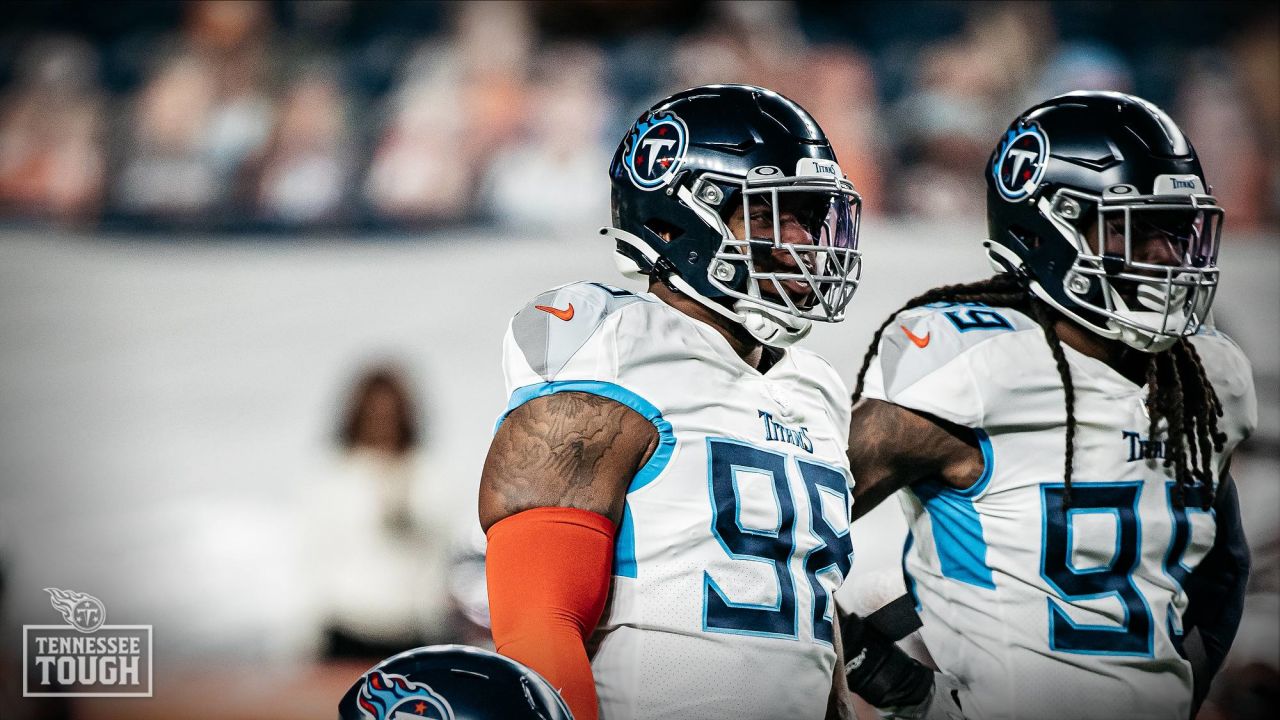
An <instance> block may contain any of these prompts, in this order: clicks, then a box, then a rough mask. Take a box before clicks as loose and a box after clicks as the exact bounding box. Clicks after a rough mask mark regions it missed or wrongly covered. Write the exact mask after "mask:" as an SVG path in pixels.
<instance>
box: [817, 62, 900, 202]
mask: <svg viewBox="0 0 1280 720" xmlns="http://www.w3.org/2000/svg"><path fill="white" fill-rule="evenodd" d="M802 65H803V67H805V68H806V70H807V75H808V79H809V80H808V82H807V83H805V84H804V85H803V86H802V87H799V88H797V91H796V92H795V94H794V99H795V100H796V102H798V103H800V104H801V105H803V106H804V108H805V109H806V110H808V111H809V113H810V114H812V115H813V116H814V118H815V119H817V121H818V124H819V125H821V126H822V129H823V130H824V131H825V132H826V133H827V139H829V140H830V141H831V147H832V148H833V149H834V150H835V152H836V159H837V160H839V161H840V169H841V170H844V172H845V174H846V175H848V176H849V179H850V180H852V181H853V186H854V187H855V188H857V189H858V192H859V193H860V194H861V195H862V206H863V210H864V211H865V212H869V213H873V214H874V213H879V212H881V211H882V210H883V209H884V207H885V188H884V177H885V176H886V175H888V174H891V172H892V170H891V168H889V167H887V164H888V163H889V162H890V160H891V158H890V157H889V153H888V152H887V147H886V144H887V138H886V137H885V134H884V118H883V117H881V114H880V101H879V99H878V98H877V96H876V87H875V76H874V74H873V73H872V68H871V63H870V61H869V60H868V59H867V58H866V57H865V56H863V55H861V54H860V53H858V52H856V51H854V50H851V49H849V48H845V47H840V46H823V47H817V48H813V49H812V50H810V51H809V52H808V54H807V55H806V56H805V58H804V61H803V62H802Z"/></svg>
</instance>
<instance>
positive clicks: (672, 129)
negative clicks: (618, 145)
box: [622, 112, 689, 190]
mask: <svg viewBox="0 0 1280 720" xmlns="http://www.w3.org/2000/svg"><path fill="white" fill-rule="evenodd" d="M688 146H689V131H688V130H687V129H686V128H685V126H684V121H683V120H681V119H680V118H679V117H677V116H676V115H675V113H669V112H656V113H653V114H652V115H650V116H648V117H646V118H644V119H642V120H641V121H640V122H637V123H636V125H635V127H633V128H631V132H630V133H629V134H628V135H627V146H626V150H625V151H623V154H622V164H623V166H624V167H625V168H626V170H627V175H628V176H630V177H631V182H632V183H633V184H634V185H635V186H636V187H638V188H640V189H641V190H656V189H658V188H660V187H662V186H664V185H666V184H667V183H668V182H670V181H671V178H673V177H675V175H676V173H677V172H679V170H680V165H681V163H682V162H683V161H684V153H685V150H687V149H688Z"/></svg>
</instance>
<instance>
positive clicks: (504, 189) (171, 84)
mask: <svg viewBox="0 0 1280 720" xmlns="http://www.w3.org/2000/svg"><path fill="white" fill-rule="evenodd" d="M50 7H52V5H50V4H48V3H32V4H28V5H20V6H17V9H16V11H15V13H11V14H14V15H16V19H13V20H12V21H11V22H10V23H9V26H8V27H6V28H5V29H3V30H0V80H3V81H4V83H5V84H4V86H3V89H0V97H2V98H3V100H4V104H3V107H0V221H3V220H4V219H7V218H28V219H30V218H51V219H55V220H58V221H63V222H72V223H89V224H92V223H94V222H96V221H98V220H99V219H101V218H103V217H104V209H103V206H104V205H106V213H105V217H106V218H107V219H108V220H110V221H111V222H112V223H113V225H119V226H123V227H125V228H137V227H156V228H161V229H162V228H165V227H171V226H174V225H183V226H192V227H206V228H214V229H228V230H244V229H253V228H264V227H265V228H278V229H283V230H290V229H297V228H306V229H323V228H336V229H350V228H353V227H368V228H371V229H374V230H377V229H383V228H396V227H404V226H429V225H439V224H453V225H457V224H465V223H483V222H490V221H497V222H501V223H510V224H513V225H540V226H543V227H545V226H547V225H548V224H559V223H563V222H577V221H578V220H579V219H585V218H587V217H592V218H593V220H594V219H599V218H600V217H601V213H602V210H601V209H602V208H603V206H604V201H603V200H602V195H601V193H602V192H603V183H600V182H596V181H598V180H599V178H600V177H601V175H600V173H602V172H604V171H603V169H602V165H601V162H602V159H603V158H605V157H607V155H608V154H609V153H610V152H611V150H612V149H613V147H614V144H615V143H616V142H617V140H618V138H617V132H618V130H619V129H620V128H621V127H624V126H625V125H626V124H627V123H629V122H630V121H631V120H632V119H633V118H634V116H635V114H636V112H637V109H638V108H639V107H640V106H642V105H643V106H647V105H648V103H649V102H650V101H651V100H652V98H653V97H655V96H659V95H662V94H666V93H670V92H675V91H678V90H682V89H685V88H687V87H691V86H694V85H698V84H703V83H711V82H744V83H751V84H757V85H763V86H765V87H769V88H771V89H775V90H778V91H779V92H781V93H783V94H785V95H787V96H789V97H793V98H795V99H796V100H797V101H799V102H800V103H801V104H803V105H804V106H805V107H806V108H808V109H809V110H810V111H811V112H812V113H813V114H814V115H815V116H816V117H818V118H819V119H820V120H821V121H822V124H823V126H824V128H827V129H828V134H829V135H830V136H831V140H832V142H833V144H834V145H835V148H836V153H837V156H838V157H839V158H840V159H841V161H842V164H843V167H844V168H845V170H846V172H848V173H849V175H850V177H851V178H852V179H853V180H854V183H855V184H856V186H857V187H858V188H859V190H860V191H861V192H862V194H863V198H864V201H865V206H866V208H867V210H868V211H869V212H879V213H887V214H912V215H921V216H925V217H945V218H949V219H950V218H957V217H965V218H970V219H974V220H976V219H979V218H980V217H981V215H982V205H983V201H982V188H981V185H980V183H976V182H974V178H975V177H976V173H977V172H978V168H980V167H981V165H982V163H983V161H984V160H985V159H986V154H987V153H988V152H989V151H990V146H991V144H992V143H993V141H994V139H995V137H996V135H998V134H999V131H1000V129H1001V128H1002V127H1003V126H1004V123H1005V121H1006V120H1007V119H1008V118H1010V117H1012V116H1013V114H1014V113H1016V112H1017V111H1019V110H1021V109H1023V108H1025V107H1026V106H1028V105H1029V104H1031V103H1034V102H1038V101H1040V100H1042V99H1045V98H1047V97H1050V96H1052V95H1055V94H1058V93H1061V92H1065V91H1068V90H1075V89H1101V88H1105V89H1112V90H1120V91H1126V92H1135V93H1137V94H1139V95H1142V96H1144V97H1147V98H1148V99H1151V100H1153V101H1154V102H1156V103H1159V104H1161V105H1162V106H1164V107H1165V108H1166V109H1168V110H1170V112H1171V113H1172V114H1173V115H1174V116H1175V117H1176V118H1178V119H1179V120H1180V121H1182V122H1184V123H1185V124H1186V125H1187V129H1188V131H1189V133H1190V134H1191V135H1192V136H1193V137H1196V138H1197V145H1199V146H1201V149H1202V151H1203V154H1204V155H1205V157H1206V164H1207V166H1208V167H1209V168H1210V172H1211V178H1212V179H1213V180H1214V184H1215V187H1217V188H1218V189H1219V192H1220V194H1222V196H1223V198H1224V203H1226V204H1227V205H1228V209H1229V210H1230V211H1231V213H1232V220H1231V227H1233V228H1237V229H1250V228H1274V227H1275V226H1276V223H1277V222H1278V221H1280V93H1277V92H1276V87H1277V85H1278V84H1280V14H1277V12H1276V10H1275V9H1274V8H1271V7H1270V6H1268V5H1262V4H1257V5H1251V4H1243V3H1220V4H1212V5H1205V6H1197V7H1196V8H1195V9H1194V11H1192V10H1188V11H1186V12H1178V13H1168V12H1162V11H1160V10H1158V9H1156V8H1155V7H1154V6H1151V5H1149V4H1141V3H1138V4H1115V3H1091V4H1085V5H1080V4H1078V3H1068V2H1065V0H1054V1H1051V2H1042V3H992V2H983V3H967V2H956V1H954V0H951V1H941V2H919V1H914V2H897V3H889V2H886V1H885V0H870V2H867V3H861V4H858V6H857V8H856V9H841V8H832V7H831V6H830V5H829V4H823V3H815V2H806V1H804V0H801V1H799V2H789V1H786V0H768V1H761V2H749V3H746V2H728V1H724V2H718V1H713V2H699V3H679V2H674V1H673V0H651V1H649V2H644V3H632V4H628V5H625V6H618V5H617V4H616V3H607V2H602V1H600V0H574V1H572V2H563V3H528V2H483V3H479V2H469V3H463V2H454V3H438V4H430V3H357V2H351V1H350V0H339V1H334V2H325V3H314V2H298V1H295V0H277V1H276V2H220V1H217V0H194V1H193V2H189V3H184V4H182V5H180V6H165V9H164V10H163V11H162V12H161V11H154V12H153V11H152V10H153V7H152V6H151V5H148V4H145V3H142V4H129V5H126V6H124V7H121V8H120V9H119V10H118V12H117V11H116V10H114V9H110V10H109V9H102V8H97V7H96V6H95V7H92V8H86V9H85V10H84V12H82V13H78V14H76V15H75V16H74V17H67V18H65V19H57V21H56V22H55V19H56V16H57V13H56V12H53V11H51V10H49V8H50ZM105 7H106V6H103V8H105ZM873 19H874V22H873ZM864 20H865V22H863V21H864ZM24 23H25V24H24ZM51 24H52V25H56V26H57V27H60V28H63V29H64V31H65V34H64V35H62V36H52V35H50V34H49V33H48V32H46V31H44V30H43V28H45V27H46V26H49V25H51ZM1139 27H1141V28H1146V29H1145V30H1139V29H1138V28H1139ZM29 28H35V29H37V30H40V32H31V31H30V30H29ZM89 38H92V40H89ZM816 42H820V43H821V44H815V43H816ZM15 51H16V52H15ZM10 53H14V54H13V56H12V57H10V56H9V55H10ZM103 87H106V88H110V90H111V91H112V94H111V95H108V94H107V93H105V92H103V90H102V88H103ZM113 106H120V110H121V112H113V110H115V109H116V108H115V107H113ZM49 118H56V120H55V121H54V122H49V121H48V119H49ZM1241 122H1242V123H1243V125H1241V124H1238V123H1241ZM1237 165H1238V166H1239V167H1238V168H1237V167H1236V166H1237ZM1224 167H1225V168H1227V170H1226V171H1224V170H1223V169H1222V168H1224ZM1215 168H1217V169H1215ZM1228 175H1230V177H1228ZM552 186H555V187H552Z"/></svg>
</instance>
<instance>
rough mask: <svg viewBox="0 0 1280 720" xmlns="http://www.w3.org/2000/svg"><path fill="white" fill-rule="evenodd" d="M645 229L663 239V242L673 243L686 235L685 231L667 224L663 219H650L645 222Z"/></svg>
mask: <svg viewBox="0 0 1280 720" xmlns="http://www.w3.org/2000/svg"><path fill="white" fill-rule="evenodd" d="M644 226H645V229H647V230H648V231H649V232H651V233H653V234H654V235H657V236H658V237H659V238H662V240H663V242H671V241H673V240H677V239H679V237H680V236H681V235H683V234H684V230H683V229H682V228H680V227H679V226H677V225H674V224H672V223H669V222H667V221H666V220H663V219H662V218H649V219H648V220H647V221H645V224H644Z"/></svg>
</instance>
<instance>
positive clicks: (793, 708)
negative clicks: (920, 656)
mask: <svg viewBox="0 0 1280 720" xmlns="http://www.w3.org/2000/svg"><path fill="white" fill-rule="evenodd" d="M505 365H506V380H507V387H508V389H509V391H510V393H511V401H510V404H509V406H508V412H510V411H511V410H512V409H514V408H516V407H518V406H519V405H521V404H522V403H525V402H528V401H529V400H531V399H533V398H536V397H541V396H544V395H548V394H551V393H556V392H586V393H593V394H595V395H600V396H603V397H607V398H610V399H612V400H615V401H617V402H619V403H622V404H623V405H626V406H627V407H629V408H631V409H632V410H635V411H636V412H638V413H640V414H641V415H642V416H644V417H645V418H646V419H648V420H649V421H650V422H652V423H653V425H654V427H655V428H657V430H658V432H659V435H660V437H661V441H660V444H659V446H658V449H657V450H656V451H655V452H654V454H653V457H652V458H651V459H650V460H649V461H648V462H647V464H646V465H645V466H644V467H643V468H642V469H641V471H640V472H639V473H638V474H637V475H636V477H635V479H634V480H633V481H632V482H631V485H630V488H629V489H628V492H627V498H626V509H625V511H624V514H623V519H622V523H621V525H620V526H619V529H618V535H617V542H616V549H615V559H614V569H613V572H614V577H613V585H612V588H611V592H610V594H609V600H608V605H607V607H606V609H605V613H604V616H603V618H602V619H601V621H600V625H599V627H598V628H597V630H596V632H595V634H594V636H593V637H592V638H591V639H590V641H589V643H588V653H589V655H590V657H591V665H592V670H593V672H594V674H595V679H596V689H597V691H598V694H599V697H600V710H601V717H602V718H604V720H628V719H630V718H663V719H664V720H666V719H669V718H681V720H697V719H698V718H707V719H708V720H710V719H712V718H714V719H716V720H722V719H723V718H741V719H743V720H747V719H750V718H759V719H760V720H766V719H767V720H778V719H779V718H797V719H800V720H803V719H804V718H821V717H823V713H824V711H825V708H826V704H827V698H828V695H829V692H830V688H831V678H832V676H833V672H834V665H835V651H834V649H833V648H832V645H831V638H832V612H833V610H834V601H833V599H832V595H833V593H834V592H835V590H836V588H837V587H839V586H840V584H841V582H842V581H843V579H844V576H845V574H846V573H847V572H848V570H849V566H850V564H851V562H852V558H853V550H852V546H851V544H850V539H849V507H850V486H851V485H850V483H851V481H850V477H849V471H848V460H847V459H846V456H845V447H846V440H847V437H848V432H849V430H848V428H849V407H848V405H849V401H848V394H847V392H846V390H845V386H844V384H843V382H842V381H841V379H840V378H839V376H838V375H837V374H836V373H835V371H834V370H833V369H832V368H831V366H830V365H829V364H827V362H826V361H824V360H823V359H821V358H820V357H818V356H817V355H814V354H813V353H810V352H806V351H804V350H800V349H795V348H792V349H790V350H788V351H787V352H786V354H785V356H784V357H783V359H781V360H779V361H778V363H777V364H776V365H774V366H773V367H772V368H770V369H769V370H768V372H766V373H764V374H761V373H760V372H758V371H757V370H755V369H754V368H752V367H751V366H749V365H747V364H746V363H745V362H743V361H742V360H741V359H740V358H739V357H738V356H737V355H736V354H735V353H734V351H733V350H732V349H731V348H730V346H729V344H728V342H727V341H726V340H725V339H724V337H723V336H722V335H721V334H720V333H719V332H717V331H716V330H715V329H714V328H712V327H711V326H709V325H706V324H705V323H702V322H700V321H698V320H694V319H693V318H691V317H689V316H688V315H686V314H684V313H683V312H681V311H679V310H676V309H675V308H673V307H671V306H669V305H667V304H665V303H664V302H662V301H661V300H659V299H658V298H656V297H655V296H653V295H651V294H640V295H637V294H633V293H630V292H627V291H625V290H618V289H616V288H611V287H608V286H604V285H597V284H593V283H575V284H571V285H566V286H564V287H560V288H557V289H554V290H551V291H549V292H546V293H544V294H542V295H539V296H538V297H536V298H534V300H533V301H532V302H530V303H529V304H528V305H527V306H525V308H524V309H522V310H521V311H520V312H519V314H517V315H516V316H515V318H514V319H513V320H512V323H511V329H510V331H509V332H508V334H507V337H506V342H505Z"/></svg>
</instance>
